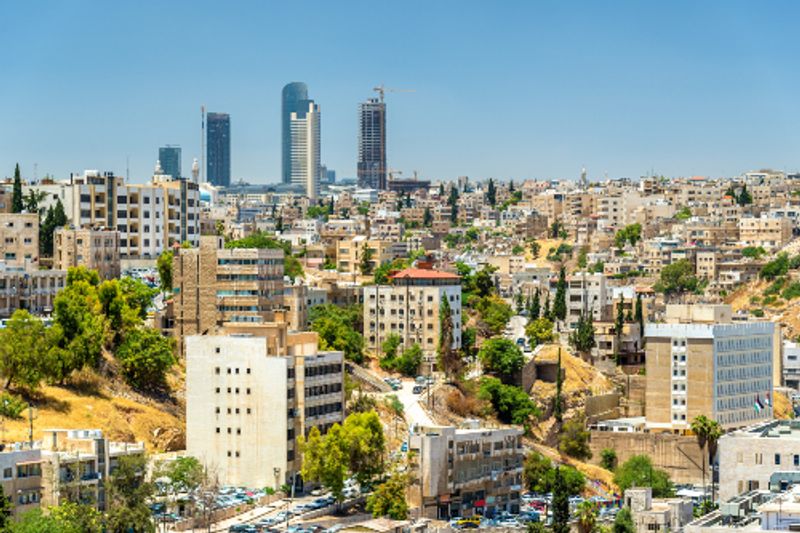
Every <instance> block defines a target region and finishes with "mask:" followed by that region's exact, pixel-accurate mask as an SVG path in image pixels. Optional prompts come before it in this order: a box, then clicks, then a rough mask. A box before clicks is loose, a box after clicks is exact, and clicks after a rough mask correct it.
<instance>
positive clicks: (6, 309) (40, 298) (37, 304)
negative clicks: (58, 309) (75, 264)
mask: <svg viewBox="0 0 800 533" xmlns="http://www.w3.org/2000/svg"><path fill="white" fill-rule="evenodd" d="M66 284H67V272H66V271H65V270H31V271H25V270H24V269H22V268H9V267H6V266H5V265H3V264H2V263H0V318H7V317H9V316H11V315H12V314H13V313H14V311H16V310H17V309H26V310H28V311H29V312H30V313H31V314H34V315H49V314H50V313H52V312H53V300H55V297H56V294H58V292H59V291H60V290H61V289H63V288H64V287H65V286H66Z"/></svg>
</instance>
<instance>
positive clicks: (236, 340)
mask: <svg viewBox="0 0 800 533" xmlns="http://www.w3.org/2000/svg"><path fill="white" fill-rule="evenodd" d="M317 343H318V339H317V335H316V333H312V332H304V333H289V332H288V329H287V323H286V322H285V321H279V322H276V323H272V324H262V325H256V324H241V325H226V327H225V328H223V329H221V330H220V331H219V332H218V334H217V335H195V336H190V337H188V338H187V339H186V444H187V451H188V453H189V454H190V455H192V456H194V457H197V458H198V459H199V460H200V461H201V462H202V463H203V464H204V465H205V466H206V467H207V468H208V469H209V470H210V471H212V472H215V473H216V475H218V476H219V480H220V483H222V484H223V485H233V486H244V487H251V488H262V487H271V488H274V489H278V488H279V487H280V486H281V485H283V484H285V483H291V482H292V481H295V482H296V483H298V484H299V483H300V478H299V477H298V476H297V475H296V474H297V473H298V472H299V471H300V468H301V466H302V464H301V463H302V461H301V456H300V454H299V453H298V450H297V437H299V436H301V435H307V434H308V431H309V430H310V429H311V428H312V427H317V428H319V430H320V432H321V433H325V432H326V431H327V430H328V429H329V428H330V427H331V426H333V424H335V423H342V422H343V421H344V356H343V354H342V353H341V352H318V351H317Z"/></svg>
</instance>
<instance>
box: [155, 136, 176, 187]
mask: <svg viewBox="0 0 800 533" xmlns="http://www.w3.org/2000/svg"><path fill="white" fill-rule="evenodd" d="M158 160H159V162H160V163H161V171H162V172H163V173H164V174H169V175H170V176H172V177H173V178H176V179H177V178H180V177H181V147H180V146H175V145H172V144H168V145H166V146H162V147H161V148H159V149H158Z"/></svg>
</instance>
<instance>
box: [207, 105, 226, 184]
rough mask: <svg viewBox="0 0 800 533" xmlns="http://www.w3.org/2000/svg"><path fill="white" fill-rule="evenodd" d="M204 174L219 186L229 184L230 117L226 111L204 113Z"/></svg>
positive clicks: (209, 180) (210, 181)
mask: <svg viewBox="0 0 800 533" xmlns="http://www.w3.org/2000/svg"><path fill="white" fill-rule="evenodd" d="M206 132H207V133H206V176H207V179H208V182H209V183H211V184H212V185H217V186H219V187H228V186H229V185H230V184H231V117H230V115H228V114H227V113H209V114H208V115H206Z"/></svg>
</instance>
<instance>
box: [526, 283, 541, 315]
mask: <svg viewBox="0 0 800 533" xmlns="http://www.w3.org/2000/svg"><path fill="white" fill-rule="evenodd" d="M541 307H542V303H541V301H540V299H539V289H536V291H535V292H534V295H533V302H531V308H530V313H529V314H530V319H531V320H536V319H537V318H539V315H540V313H541Z"/></svg>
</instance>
